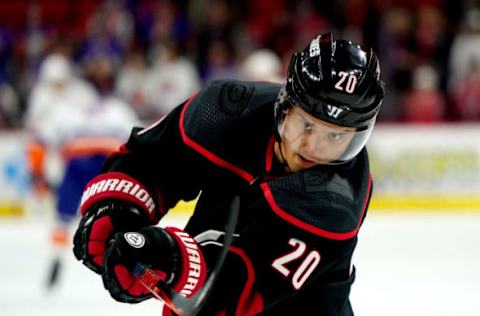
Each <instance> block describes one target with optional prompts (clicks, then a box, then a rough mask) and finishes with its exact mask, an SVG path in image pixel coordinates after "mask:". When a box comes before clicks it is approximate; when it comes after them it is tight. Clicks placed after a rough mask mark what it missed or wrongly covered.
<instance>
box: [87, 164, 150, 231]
mask: <svg viewBox="0 0 480 316" xmlns="http://www.w3.org/2000/svg"><path fill="white" fill-rule="evenodd" d="M103 199H117V200H124V201H129V202H132V203H134V204H135V205H138V206H139V207H141V208H142V209H143V210H144V211H145V213H146V214H147V215H148V217H149V219H150V221H151V222H152V223H154V224H156V223H157V222H158V220H159V215H158V212H157V207H156V205H155V202H154V200H153V197H152V195H151V194H150V193H149V192H148V190H147V189H146V188H145V187H144V186H143V185H142V184H141V183H140V182H138V181H137V180H135V179H134V178H132V177H130V176H128V175H126V174H124V173H121V172H108V173H104V174H101V175H98V176H96V177H95V178H93V179H92V180H91V181H90V182H89V183H88V184H87V186H86V187H85V189H84V191H83V195H82V200H81V202H80V213H81V214H82V215H84V214H85V212H86V211H87V210H88V209H89V208H90V207H91V206H92V205H93V204H95V203H97V202H99V201H101V200H103Z"/></svg>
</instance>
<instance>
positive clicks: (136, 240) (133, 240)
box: [123, 233, 145, 248]
mask: <svg viewBox="0 0 480 316" xmlns="http://www.w3.org/2000/svg"><path fill="white" fill-rule="evenodd" d="M123 237H125V240H126V241H127V243H128V244H129V245H130V246H132V247H133V248H142V247H143V246H145V237H143V235H142V234H139V233H125V234H123Z"/></svg>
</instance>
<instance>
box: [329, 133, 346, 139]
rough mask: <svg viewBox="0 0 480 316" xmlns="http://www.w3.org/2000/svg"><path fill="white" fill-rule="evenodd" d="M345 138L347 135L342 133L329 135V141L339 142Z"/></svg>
mask: <svg viewBox="0 0 480 316" xmlns="http://www.w3.org/2000/svg"><path fill="white" fill-rule="evenodd" d="M343 136H345V133H342V132H339V133H337V132H330V133H328V139H329V140H331V141H339V140H340V139H342V138H343Z"/></svg>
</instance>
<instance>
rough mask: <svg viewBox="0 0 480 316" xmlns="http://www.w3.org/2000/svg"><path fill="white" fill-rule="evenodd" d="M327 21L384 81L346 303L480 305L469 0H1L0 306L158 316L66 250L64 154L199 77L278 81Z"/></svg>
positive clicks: (166, 104) (157, 106) (185, 92)
mask: <svg viewBox="0 0 480 316" xmlns="http://www.w3.org/2000/svg"><path fill="white" fill-rule="evenodd" d="M327 31H332V32H333V33H334V36H335V37H337V38H346V39H350V40H353V41H355V42H357V43H360V44H362V45H363V46H364V47H371V48H373V50H374V51H375V52H376V53H377V54H378V56H379V58H380V62H381V71H382V77H383V80H384V81H385V82H386V86H387V94H386V98H385V101H384V104H383V107H382V110H381V112H380V115H379V118H378V122H377V127H376V130H375V131H374V133H373V135H372V138H371V141H370V142H369V144H368V147H369V150H370V160H371V165H372V175H373V177H374V180H375V188H374V190H375V191H374V198H373V200H372V204H371V208H370V215H369V217H368V218H367V221H366V222H365V225H364V227H363V228H362V231H361V233H360V236H359V238H360V242H359V246H358V249H357V253H356V262H357V263H356V265H357V269H358V271H357V273H358V279H357V282H356V284H355V285H354V289H353V290H352V301H353V303H354V309H356V310H357V314H358V315H367V316H368V315H405V314H408V315H471V316H474V315H476V316H478V315H480V303H479V302H478V297H479V296H480V270H479V269H478V267H479V266H480V254H479V245H480V237H479V236H480V234H478V232H479V231H480V215H479V214H480V212H479V211H480V127H479V124H478V123H479V122H480V1H473V0H416V1H410V0H408V1H399V0H385V1H382V0H342V1H313V0H298V1H293V0H245V1H233V0H196V1H193V0H191V1H188V0H183V1H168V0H144V1H141V0H82V1H73V0H65V1H61V0H36V1H34V0H15V1H7V0H0V253H2V256H1V257H2V259H1V260H0V281H1V283H2V285H0V309H1V310H2V314H3V313H4V311H5V313H6V314H5V315H25V314H29V313H33V312H35V313H36V314H40V315H43V314H45V315H56V314H62V315H76V314H78V315H80V314H82V315H83V314H85V313H89V314H91V315H94V314H95V315H96V314H98V315H101V314H103V313H105V312H107V313H113V312H115V314H116V315H123V314H125V315H128V314H131V313H133V312H142V313H143V315H158V314H159V311H160V309H159V308H158V306H157V304H155V303H156V302H154V303H153V304H152V303H147V304H144V305H142V304H140V305H141V306H140V307H138V306H137V307H131V306H127V307H126V306H125V305H121V304H117V303H114V302H112V301H111V300H109V298H108V294H107V293H106V292H104V291H103V289H102V285H101V282H100V280H99V279H97V278H95V276H92V275H91V274H90V273H89V272H88V271H87V270H86V269H83V268H82V267H81V266H80V264H79V263H77V262H74V260H73V258H72V257H73V256H72V255H71V252H70V249H69V248H70V239H71V235H70V234H71V230H72V226H74V224H75V218H73V220H72V217H74V214H63V213H61V212H60V214H59V212H58V206H57V201H56V194H57V193H58V190H59V188H63V187H64V186H63V184H64V182H63V179H64V177H65V175H66V174H68V173H69V172H73V171H72V169H70V167H71V164H70V162H72V161H73V159H72V157H76V155H79V153H80V154H82V155H83V154H85V153H86V152H88V153H92V152H93V151H94V152H95V153H96V154H98V153H101V154H105V155H106V154H108V152H109V150H111V149H112V148H114V147H115V146H117V144H118V143H121V142H122V141H125V140H126V137H128V130H129V129H130V127H131V126H132V125H148V124H151V123H152V122H155V121H156V120H158V119H159V118H161V117H162V116H163V115H165V114H166V113H168V112H169V111H170V110H171V109H172V108H173V107H175V106H176V105H178V104H179V103H181V102H182V101H183V100H185V99H186V98H188V97H189V96H190V95H191V94H192V93H193V92H195V91H197V90H198V89H199V88H201V87H202V86H203V85H205V84H206V83H208V82H210V81H212V80H215V79H220V78H237V79H244V80H261V81H273V82H280V83H281V82H283V81H284V77H285V73H286V67H287V66H288V61H289V58H290V56H291V54H292V53H293V52H295V51H298V50H301V49H303V48H304V47H305V46H306V45H308V43H309V41H310V40H311V39H312V38H313V37H315V36H316V35H318V34H320V33H323V32H327ZM107 127H108V128H107ZM80 136H81V137H80ZM86 136H87V137H86ZM99 139H100V140H101V141H99ZM100 145H101V146H100ZM74 167H75V166H74ZM77 167H78V166H77ZM74 170H77V169H74ZM67 188H68V186H67ZM65 190H66V189H65ZM190 210H191V205H186V206H181V207H180V208H179V209H177V210H176V211H174V212H173V213H172V214H173V215H172V219H171V220H172V221H173V222H175V223H177V224H178V223H180V224H181V223H183V222H184V220H185V219H186V218H188V212H189V211H190ZM169 220H170V219H167V222H168V221H169ZM72 221H73V223H72ZM59 249H60V250H59ZM52 258H53V259H52ZM52 262H53V264H52ZM56 262H63V263H62V264H61V265H59V266H58V267H57V268H58V269H59V271H60V270H61V271H62V272H61V273H60V272H58V271H57V272H58V273H59V275H60V276H61V277H58V278H59V279H58V281H55V282H53V284H52V283H51V280H50V277H51V276H52V271H53V270H55V269H53V270H52V267H55V263H56ZM60 266H61V267H62V268H61V269H60V268H59V267H60ZM57 283H58V284H57ZM355 307H356V308H355ZM392 308H393V309H392Z"/></svg>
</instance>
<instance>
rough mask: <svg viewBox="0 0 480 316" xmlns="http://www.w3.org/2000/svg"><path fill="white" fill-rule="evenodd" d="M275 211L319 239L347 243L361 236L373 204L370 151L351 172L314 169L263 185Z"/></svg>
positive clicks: (342, 169)
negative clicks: (368, 208)
mask: <svg viewBox="0 0 480 316" xmlns="http://www.w3.org/2000/svg"><path fill="white" fill-rule="evenodd" d="M261 186H262V189H263V191H264V194H265V197H266V199H267V201H268V203H269V205H270V207H271V209H272V210H273V211H274V212H275V213H276V215H278V216H279V217H281V218H282V219H283V220H286V221H288V222H289V223H291V224H292V225H294V226H297V227H299V228H301V229H303V230H306V231H309V232H311V233H314V234H316V235H319V236H322V237H325V238H328V239H334V240H347V239H350V238H353V237H355V236H356V235H357V233H358V230H359V228H360V225H361V223H362V220H363V217H364V216H365V212H366V209H367V207H368V203H369V200H370V194H371V189H372V179H371V176H370V173H369V167H368V157H367V153H366V150H365V149H363V151H362V152H360V154H359V155H358V156H357V158H356V159H355V160H354V161H353V162H352V164H351V166H350V167H349V168H340V169H336V168H313V169H307V170H304V171H302V172H297V173H293V174H289V175H287V176H285V177H281V178H277V179H275V180H272V181H269V182H266V183H263V184H262V185H261Z"/></svg>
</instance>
